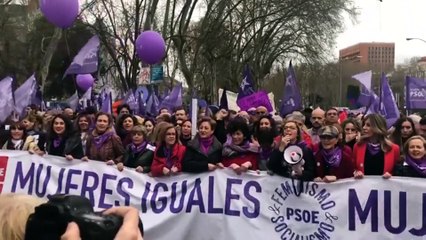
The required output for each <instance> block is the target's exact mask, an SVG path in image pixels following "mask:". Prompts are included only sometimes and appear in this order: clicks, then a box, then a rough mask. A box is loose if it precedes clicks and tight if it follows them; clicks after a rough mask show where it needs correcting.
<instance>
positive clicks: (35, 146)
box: [0, 104, 426, 182]
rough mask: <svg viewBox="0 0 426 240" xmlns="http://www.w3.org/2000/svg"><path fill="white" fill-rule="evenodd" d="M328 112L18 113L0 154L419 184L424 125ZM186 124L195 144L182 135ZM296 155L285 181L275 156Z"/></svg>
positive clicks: (155, 173)
mask: <svg viewBox="0 0 426 240" xmlns="http://www.w3.org/2000/svg"><path fill="white" fill-rule="evenodd" d="M340 115H341V114H340V112H339V110H338V109H337V108H330V109H328V110H326V111H324V110H322V109H321V108H316V109H314V110H313V111H311V112H310V113H308V114H307V112H304V113H302V112H293V113H291V114H288V115H287V116H285V118H281V117H280V116H278V115H271V114H270V113H268V111H267V109H266V108H265V107H262V106H260V107H257V108H251V109H249V111H240V112H235V111H232V110H226V109H219V108H218V107H216V106H210V107H208V108H205V109H201V110H200V111H199V113H198V118H197V119H198V120H197V122H196V123H192V122H191V119H190V117H189V114H188V113H187V111H186V110H185V108H184V107H178V108H176V109H174V111H173V112H169V110H168V109H166V108H163V109H161V110H160V111H159V113H158V116H156V117H155V118H151V117H143V116H137V115H133V114H132V111H131V109H130V107H129V106H128V105H126V104H123V105H121V106H119V107H118V109H117V114H116V116H112V115H110V114H108V113H104V112H97V111H96V110H95V109H94V108H90V107H89V108H87V109H86V110H84V111H82V112H80V113H78V114H75V113H74V111H73V110H72V109H71V108H65V109H63V110H62V111H59V110H52V111H47V112H41V111H39V110H38V109H37V108H36V106H32V107H29V108H28V113H27V115H26V116H25V117H24V118H23V119H17V118H16V117H10V118H9V119H8V120H7V121H6V122H5V123H4V124H3V127H2V129H3V130H2V132H1V133H0V146H1V148H2V149H9V150H23V151H29V152H30V153H32V154H38V155H40V156H43V155H44V154H49V155H56V156H62V157H65V158H66V159H67V160H69V161H71V160H73V159H82V160H83V161H102V162H105V163H106V164H107V165H111V166H116V168H117V169H118V170H120V171H122V170H123V169H124V168H125V167H127V168H133V169H135V171H137V172H139V173H141V174H148V175H150V176H152V177H160V176H170V175H175V174H179V173H180V172H189V173H201V172H208V171H215V170H216V169H222V168H231V169H232V170H233V171H235V173H236V174H241V173H243V172H246V171H248V170H254V171H261V170H265V171H268V172H269V173H275V174H278V175H281V176H284V177H293V178H299V179H302V180H305V181H323V182H334V181H336V180H338V179H342V178H351V177H355V178H362V177H363V176H364V175H380V176H383V177H384V178H389V177H391V176H395V175H396V176H407V177H426V158H425V153H426V151H425V147H426V141H425V138H424V137H425V135H426V118H421V117H419V116H409V117H406V116H401V118H400V119H399V120H398V121H397V122H396V123H395V124H394V125H393V126H392V127H390V128H389V127H388V126H387V125H386V120H385V119H384V118H383V117H382V116H380V115H378V114H369V115H367V116H363V115H362V114H358V115H356V116H355V115H349V116H347V118H346V119H342V118H341V117H339V116H340ZM193 124H196V126H197V129H198V131H197V134H196V135H195V136H194V137H193V136H192V134H191V129H192V125H193ZM293 145H296V146H299V147H300V148H301V149H302V150H303V159H304V161H305V164H304V166H303V171H302V172H300V173H299V174H296V175H294V174H292V169H291V165H289V164H287V163H286V161H284V156H283V152H284V151H285V149H286V148H287V147H289V146H293Z"/></svg>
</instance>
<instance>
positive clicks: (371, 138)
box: [353, 114, 400, 179]
mask: <svg viewBox="0 0 426 240" xmlns="http://www.w3.org/2000/svg"><path fill="white" fill-rule="evenodd" d="M399 154H400V153H399V146H398V145H396V144H394V143H392V142H391V141H390V140H389V139H388V137H387V128H386V120H385V119H384V118H383V117H382V116H380V115H379V114H370V115H367V116H366V117H365V118H364V122H363V127H362V136H361V138H360V140H359V142H358V143H357V144H355V146H354V149H353V159H354V162H355V172H354V177H355V178H357V179H359V178H362V177H363V176H364V175H375V176H377V175H379V176H383V177H384V178H390V177H391V176H392V174H393V171H394V168H395V165H396V163H397V162H398V161H399V156H400V155H399Z"/></svg>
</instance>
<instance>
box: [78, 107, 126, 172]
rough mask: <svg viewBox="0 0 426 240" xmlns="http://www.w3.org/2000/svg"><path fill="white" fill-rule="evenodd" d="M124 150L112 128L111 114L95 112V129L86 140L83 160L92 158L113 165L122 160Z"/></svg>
mask: <svg viewBox="0 0 426 240" xmlns="http://www.w3.org/2000/svg"><path fill="white" fill-rule="evenodd" d="M124 152H125V149H124V147H123V144H122V143H121V140H120V137H119V136H117V135H116V134H115V133H114V131H113V129H112V117H111V115H109V114H108V113H103V112H99V113H98V114H96V117H95V129H93V131H92V134H91V135H90V137H89V139H88V140H87V144H86V156H85V157H84V158H83V160H86V161H87V160H89V159H92V160H97V161H102V162H106V163H107V164H108V165H113V164H115V163H119V162H121V161H122V160H123V154H124Z"/></svg>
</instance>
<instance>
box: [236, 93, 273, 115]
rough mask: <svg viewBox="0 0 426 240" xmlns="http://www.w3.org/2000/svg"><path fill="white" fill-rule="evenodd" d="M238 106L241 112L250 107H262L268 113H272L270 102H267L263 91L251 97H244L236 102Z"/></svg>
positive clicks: (267, 99) (266, 96)
mask: <svg viewBox="0 0 426 240" xmlns="http://www.w3.org/2000/svg"><path fill="white" fill-rule="evenodd" d="M237 104H238V106H239V107H240V108H241V110H242V111H247V110H248V109H249V108H252V107H259V106H264V107H266V108H267V109H268V112H273V111H274V109H273V108H272V105H271V102H270V101H269V97H268V94H267V93H266V92H265V91H258V92H255V93H253V94H251V95H248V96H245V97H243V98H240V99H238V100H237Z"/></svg>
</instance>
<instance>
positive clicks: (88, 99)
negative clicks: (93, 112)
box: [80, 87, 92, 108]
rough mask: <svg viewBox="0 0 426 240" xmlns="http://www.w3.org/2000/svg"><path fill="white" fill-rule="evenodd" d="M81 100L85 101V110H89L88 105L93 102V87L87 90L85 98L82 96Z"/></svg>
mask: <svg viewBox="0 0 426 240" xmlns="http://www.w3.org/2000/svg"><path fill="white" fill-rule="evenodd" d="M80 100H82V101H83V108H87V106H88V104H90V102H91V101H92V87H90V88H89V89H87V91H86V92H85V93H84V94H83V96H81V98H80Z"/></svg>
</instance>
